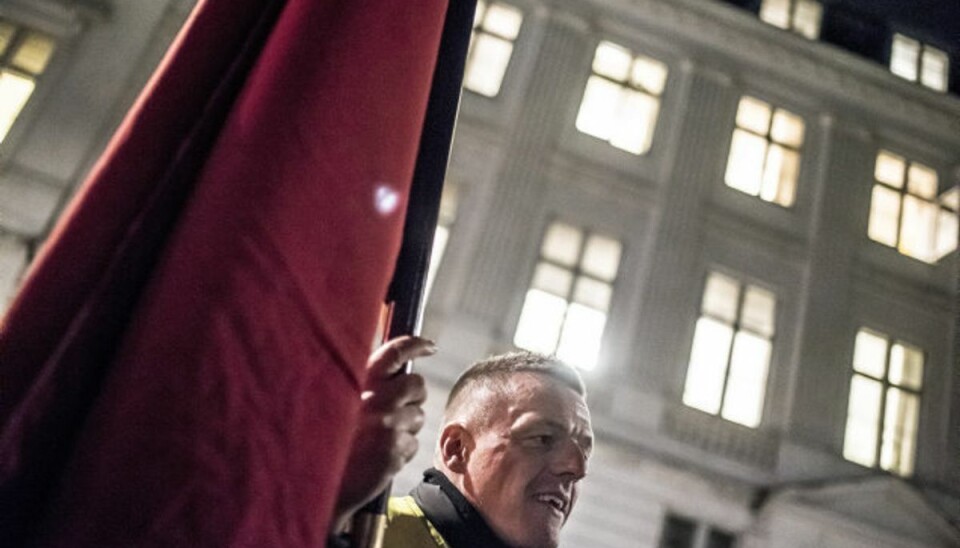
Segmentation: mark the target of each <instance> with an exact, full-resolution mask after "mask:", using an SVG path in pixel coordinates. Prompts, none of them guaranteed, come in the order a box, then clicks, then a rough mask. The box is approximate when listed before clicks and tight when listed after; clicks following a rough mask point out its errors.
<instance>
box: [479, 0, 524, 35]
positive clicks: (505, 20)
mask: <svg viewBox="0 0 960 548" xmlns="http://www.w3.org/2000/svg"><path fill="white" fill-rule="evenodd" d="M522 21H523V15H522V14H521V13H520V10H518V9H517V8H514V7H512V6H507V5H505V4H493V5H491V6H490V8H489V9H488V10H487V16H486V18H484V20H483V28H484V29H485V30H487V31H489V32H492V33H493V34H496V35H498V36H502V37H503V38H506V39H508V40H513V39H515V38H516V37H517V34H519V33H520V23H521V22H522Z"/></svg>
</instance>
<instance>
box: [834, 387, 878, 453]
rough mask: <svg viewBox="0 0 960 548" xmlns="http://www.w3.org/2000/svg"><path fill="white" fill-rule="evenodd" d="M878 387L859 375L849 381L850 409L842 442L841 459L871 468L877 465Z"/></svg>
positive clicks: (848, 409)
mask: <svg viewBox="0 0 960 548" xmlns="http://www.w3.org/2000/svg"><path fill="white" fill-rule="evenodd" d="M880 395H881V385H880V383H879V382H877V381H873V380H870V379H868V378H866V377H861V376H860V375H854V376H853V379H852V380H851V381H850V405H849V407H848V408H847V428H846V433H845V434H844V438H843V457H844V458H845V459H847V460H850V461H853V462H856V463H858V464H862V465H863V466H873V465H875V464H876V463H877V455H876V452H877V434H878V433H879V429H880Z"/></svg>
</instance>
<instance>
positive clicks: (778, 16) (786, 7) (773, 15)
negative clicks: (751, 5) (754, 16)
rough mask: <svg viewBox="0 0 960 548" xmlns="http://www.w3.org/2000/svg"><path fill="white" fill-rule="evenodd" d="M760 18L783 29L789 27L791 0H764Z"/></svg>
mask: <svg viewBox="0 0 960 548" xmlns="http://www.w3.org/2000/svg"><path fill="white" fill-rule="evenodd" d="M760 19H762V20H764V21H766V22H767V23H770V24H771V25H774V26H777V27H780V28H782V29H785V28H789V26H790V2H789V0H763V4H761V5H760Z"/></svg>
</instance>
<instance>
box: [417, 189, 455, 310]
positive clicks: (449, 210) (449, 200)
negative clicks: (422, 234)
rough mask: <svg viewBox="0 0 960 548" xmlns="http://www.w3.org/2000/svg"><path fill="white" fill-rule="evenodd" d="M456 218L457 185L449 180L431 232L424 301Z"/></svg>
mask: <svg viewBox="0 0 960 548" xmlns="http://www.w3.org/2000/svg"><path fill="white" fill-rule="evenodd" d="M456 218H457V186H456V185H455V184H453V183H451V182H449V181H447V182H446V183H444V185H443V194H441V195H440V214H439V216H438V217H437V228H436V230H435V231H434V233H433V247H432V248H431V249H430V267H429V268H428V269H427V282H426V285H425V287H424V290H423V291H424V301H426V300H427V299H429V298H430V290H431V289H432V288H433V282H434V280H435V279H436V277H437V270H439V269H440V261H442V260H443V254H444V252H445V251H446V250H447V242H449V241H450V229H451V228H452V227H453V222H454V220H456Z"/></svg>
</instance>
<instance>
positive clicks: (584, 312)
mask: <svg viewBox="0 0 960 548" xmlns="http://www.w3.org/2000/svg"><path fill="white" fill-rule="evenodd" d="M621 251H622V250H621V245H620V242H619V241H617V240H615V239H613V238H609V237H607V236H602V235H600V234H591V233H589V232H586V231H584V230H583V229H581V228H578V227H575V226H572V225H568V224H565V223H560V222H554V223H552V224H551V225H550V227H549V228H548V229H547V233H546V235H545V236H544V238H543V243H542V245H541V246H540V260H539V262H538V263H537V267H536V270H535V271H534V274H533V281H532V282H531V284H530V289H529V290H528V291H527V295H526V298H525V299H524V302H523V310H522V311H521V313H520V321H519V322H518V323H517V331H516V334H515V335H514V338H513V342H514V344H516V345H517V346H519V347H521V348H526V349H528V350H533V351H535V352H542V353H544V354H553V353H556V355H557V357H559V358H560V359H561V360H563V361H565V362H568V363H570V364H573V365H576V366H577V367H581V368H583V369H593V368H594V367H596V365H597V358H598V357H599V355H600V343H601V340H602V339H603V328H604V326H605V325H606V322H607V311H608V310H609V308H610V299H611V297H612V296H613V282H614V279H615V278H616V276H617V271H618V270H619V268H620V253H621Z"/></svg>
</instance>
